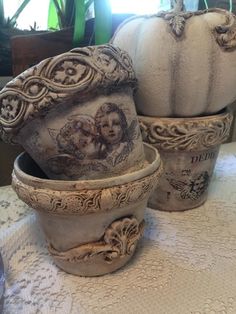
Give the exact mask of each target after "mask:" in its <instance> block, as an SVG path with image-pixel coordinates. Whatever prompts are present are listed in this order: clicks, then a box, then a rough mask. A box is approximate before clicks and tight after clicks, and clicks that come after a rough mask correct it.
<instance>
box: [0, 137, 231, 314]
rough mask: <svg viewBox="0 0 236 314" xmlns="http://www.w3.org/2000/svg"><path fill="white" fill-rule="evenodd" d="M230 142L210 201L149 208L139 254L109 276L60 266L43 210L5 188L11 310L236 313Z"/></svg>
mask: <svg viewBox="0 0 236 314" xmlns="http://www.w3.org/2000/svg"><path fill="white" fill-rule="evenodd" d="M222 148H223V149H222V150H221V152H220V156H219V158H218V161H217V165H216V169H215V172H214V177H213V182H212V183H211V186H210V191H209V197H208V201H207V202H206V203H205V205H203V206H201V207H199V208H196V209H193V210H190V211H186V212H179V213H167V212H159V211H154V210H152V209H147V211H146V218H145V219H146V231H145V234H144V238H143V240H142V241H141V243H140V246H139V249H138V251H137V253H136V255H135V256H134V258H133V259H132V261H131V262H130V263H129V264H128V265H126V266H125V267H124V268H122V269H120V270H118V271H117V272H115V273H113V274H110V275H106V276H102V277H95V278H84V277H76V276H73V275H69V274H67V273H65V272H63V271H61V270H59V269H58V268H57V267H56V266H55V265H54V263H53V261H52V259H51V258H50V256H49V255H48V253H47V249H46V246H45V243H44V238H43V234H42V232H41V230H40V227H39V225H38V223H37V221H36V218H35V215H34V214H33V213H32V211H31V210H30V209H28V208H27V206H25V205H23V204H22V203H21V201H19V200H17V197H16V196H15V195H14V193H13V192H12V191H11V189H10V187H4V188H1V189H0V250H1V253H2V256H3V259H4V262H5V269H6V291H5V304H4V314H5V313H9V314H12V313H17V314H21V313H24V314H28V313H29V314H31V313H32V314H33V313H42V314H47V313H48V314H49V313H50V314H51V313H58V314H64V313H86V314H87V313H89V314H90V313H92V314H93V313H106V314H107V313H132V314H133V313H137V314H139V313H140V314H141V313H158V314H172V313H173V314H190V313H191V314H205V313H209V314H210V313H211V314H224V313H225V314H235V313H236V280H235V278H236V143H234V144H227V145H223V147H222ZM8 203H9V205H8ZM5 207H7V208H5ZM2 213H5V214H4V215H5V216H4V215H3V216H2Z"/></svg>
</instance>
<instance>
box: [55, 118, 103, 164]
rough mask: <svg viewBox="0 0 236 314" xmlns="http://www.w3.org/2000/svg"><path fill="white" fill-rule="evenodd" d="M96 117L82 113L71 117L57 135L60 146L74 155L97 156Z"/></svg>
mask: <svg viewBox="0 0 236 314" xmlns="http://www.w3.org/2000/svg"><path fill="white" fill-rule="evenodd" d="M96 137H97V130H96V127H95V124H94V119H93V118H91V117H89V116H85V115H81V116H75V117H71V119H70V120H69V122H68V123H66V124H65V125H64V127H63V128H62V129H61V130H60V133H59V135H58V137H57V141H58V144H59V146H60V148H63V149H65V150H66V151H67V152H68V153H70V154H72V155H76V156H79V155H81V157H82V156H83V157H82V158H84V157H89V158H90V157H91V158H93V157H94V158H95V157H96V156H95V155H96V154H97V153H98V145H97V141H96Z"/></svg>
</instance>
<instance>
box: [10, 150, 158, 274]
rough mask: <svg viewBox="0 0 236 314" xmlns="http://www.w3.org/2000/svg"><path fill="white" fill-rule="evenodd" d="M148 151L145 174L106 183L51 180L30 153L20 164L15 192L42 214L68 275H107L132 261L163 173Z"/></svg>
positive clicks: (52, 246)
mask: <svg viewBox="0 0 236 314" xmlns="http://www.w3.org/2000/svg"><path fill="white" fill-rule="evenodd" d="M144 147H145V155H146V161H145V166H143V168H142V169H140V170H137V171H133V172H131V173H129V174H125V175H121V176H118V177H112V178H106V179H103V180H101V179H100V180H84V181H83V180H79V181H73V182H72V181H61V180H48V179H45V177H44V176H43V174H42V172H40V169H39V168H38V167H37V165H36V164H35V163H34V162H33V160H32V159H31V158H30V157H29V155H28V154H26V153H23V154H21V155H20V156H19V157H18V158H17V159H16V161H15V164H14V172H13V180H12V186H13V189H14V190H15V191H16V193H17V195H18V197H19V198H20V199H21V200H23V201H24V202H25V203H26V204H28V205H29V206H31V207H32V208H34V209H35V210H36V211H37V213H38V218H39V220H40V222H41V226H42V228H43V231H44V233H45V237H46V240H47V242H48V249H49V253H50V254H51V255H52V257H53V259H54V261H55V263H56V264H57V265H58V266H59V267H60V268H62V269H63V270H65V271H66V272H69V273H72V274H75V275H81V276H97V275H102V274H106V273H109V272H113V271H115V270H116V269H118V268H120V267H121V266H123V265H124V264H125V263H127V262H128V261H129V260H130V258H131V257H132V255H133V253H134V251H135V248H136V245H137V243H138V240H139V239H140V237H141V236H142V232H143V227H144V220H143V218H144V209H145V208H146V205H147V200H148V197H149V195H150V193H151V192H152V190H153V188H154V187H155V185H156V184H157V181H158V179H159V177H160V175H161V173H162V170H163V169H162V165H161V161H160V157H159V154H158V152H157V151H156V150H155V149H154V148H153V147H152V146H150V145H147V144H145V145H144Z"/></svg>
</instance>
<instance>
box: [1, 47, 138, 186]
mask: <svg viewBox="0 0 236 314" xmlns="http://www.w3.org/2000/svg"><path fill="white" fill-rule="evenodd" d="M135 86H136V78H135V74H134V71H133V68H132V62H131V60H130V58H129V56H128V55H127V54H126V53H125V52H123V51H121V50H120V49H119V48H115V47H113V46H112V45H103V46H91V47H85V48H77V49H73V50H71V51H70V52H68V53H64V54H61V55H58V56H55V57H53V58H49V59H46V60H44V61H42V62H41V63H39V64H38V65H36V66H34V67H32V68H30V69H29V70H27V71H25V72H23V73H22V74H21V75H19V76H18V77H17V78H15V79H14V80H12V81H11V82H10V83H8V84H7V85H6V87H5V88H4V89H3V90H2V91H1V93H0V109H1V111H0V131H1V135H2V138H3V139H5V140H6V141H10V142H16V143H19V144H21V146H23V147H24V149H25V150H26V151H27V152H28V153H29V154H30V155H31V157H32V158H33V159H34V160H35V161H36V162H37V163H38V165H39V166H40V167H41V169H42V170H43V171H44V172H45V173H46V174H47V175H48V177H49V178H51V179H63V180H76V179H95V178H101V177H110V176H113V175H119V174H123V173H126V172H129V171H133V170H137V169H140V168H141V167H142V165H143V161H144V152H143V144H142V138H141V135H140V130H139V126H138V120H137V114H136V109H135V105H134V101H133V88H134V87H135Z"/></svg>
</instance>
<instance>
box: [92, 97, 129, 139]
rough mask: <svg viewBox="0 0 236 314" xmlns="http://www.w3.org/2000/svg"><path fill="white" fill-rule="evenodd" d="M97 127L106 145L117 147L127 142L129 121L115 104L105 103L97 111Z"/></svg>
mask: <svg viewBox="0 0 236 314" xmlns="http://www.w3.org/2000/svg"><path fill="white" fill-rule="evenodd" d="M95 121H96V126H97V129H98V131H99V133H100V136H101V139H102V141H103V142H104V143H105V144H110V145H116V144H119V143H120V142H122V141H127V139H126V138H125V136H124V134H126V132H127V128H128V126H127V121H126V117H125V115H124V112H123V111H122V110H121V109H120V108H119V107H118V106H117V105H116V104H114V103H105V104H103V105H102V106H101V107H100V108H99V110H98V111H97V114H96V117H95Z"/></svg>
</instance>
